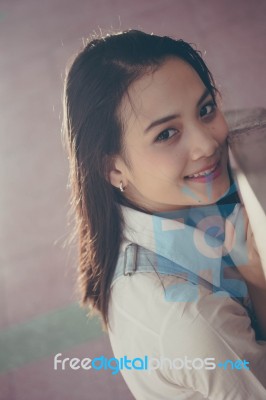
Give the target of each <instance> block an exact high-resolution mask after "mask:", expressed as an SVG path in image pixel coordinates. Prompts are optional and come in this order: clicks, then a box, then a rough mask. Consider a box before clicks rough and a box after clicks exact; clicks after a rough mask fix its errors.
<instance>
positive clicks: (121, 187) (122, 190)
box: [119, 181, 125, 192]
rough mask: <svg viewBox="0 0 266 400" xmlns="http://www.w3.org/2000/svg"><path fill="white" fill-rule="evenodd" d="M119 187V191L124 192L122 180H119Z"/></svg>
mask: <svg viewBox="0 0 266 400" xmlns="http://www.w3.org/2000/svg"><path fill="white" fill-rule="evenodd" d="M119 189H120V192H124V190H125V189H124V188H123V182H122V181H120V185H119Z"/></svg>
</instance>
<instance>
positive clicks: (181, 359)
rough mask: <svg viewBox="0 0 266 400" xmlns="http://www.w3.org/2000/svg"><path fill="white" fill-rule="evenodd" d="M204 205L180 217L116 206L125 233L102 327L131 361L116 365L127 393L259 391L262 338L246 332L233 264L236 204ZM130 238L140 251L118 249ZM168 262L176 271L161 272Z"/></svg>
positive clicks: (140, 399) (234, 395)
mask: <svg viewBox="0 0 266 400" xmlns="http://www.w3.org/2000/svg"><path fill="white" fill-rule="evenodd" d="M214 207H215V205H214V206H212V207H205V208H204V207H203V208H202V209H200V208H198V209H196V208H195V209H188V211H187V213H186V212H184V211H182V215H181V217H180V214H179V212H177V213H176V214H174V215H170V216H169V215H168V214H167V215H163V214H160V215H149V214H146V213H143V212H140V211H137V210H133V209H131V208H128V207H125V206H121V208H122V212H123V216H124V220H125V230H124V237H125V240H124V241H123V243H122V245H121V252H120V256H119V261H118V264H117V268H116V271H115V275H114V278H113V283H112V286H111V297H110V303H109V322H110V327H109V330H108V333H109V338H110V342H111V346H112V349H113V353H114V357H115V358H116V359H118V360H121V359H124V360H125V357H126V358H127V360H131V362H132V360H135V364H134V365H135V368H133V367H132V368H125V367H122V366H121V365H122V364H120V366H121V367H120V371H121V373H122V376H123V378H124V379H125V381H126V383H127V385H128V387H129V389H130V391H131V392H132V394H133V396H134V397H135V398H136V399H137V400H157V399H158V400H159V399H160V400H162V399H164V400H168V399H169V400H170V399H180V400H181V399H182V400H183V399H186V400H187V399H190V400H199V399H210V400H250V399H256V400H265V399H266V342H264V341H261V340H256V336H255V331H254V329H253V326H252V321H251V319H252V318H251V315H252V304H251V302H250V298H249V295H248V293H247V291H246V285H245V283H244V282H243V280H242V278H241V276H240V275H239V274H238V271H237V269H236V268H235V265H238V264H239V263H243V262H245V257H246V252H245V246H244V239H245V238H244V233H243V220H242V218H241V215H242V214H241V211H242V208H243V206H242V205H241V204H240V203H235V204H233V205H228V206H227V207H224V208H223V210H222V209H221V208H219V210H218V212H217V210H216V211H215V208H214ZM224 210H225V211H224ZM215 218H216V219H215ZM210 221H214V222H215V221H216V222H215V223H214V224H212V225H210ZM219 241H220V242H219ZM221 243H222V245H221ZM132 246H133V247H134V246H135V248H136V249H140V254H141V249H143V254H144V255H145V257H146V258H145V257H142V256H141V257H138V256H136V257H134V252H128V249H129V248H133V247H132ZM157 256H158V259H157ZM158 260H164V265H165V266H167V268H166V267H165V266H162V265H160V261H158ZM134 263H135V264H136V265H135V266H134V273H131V274H127V275H125V274H124V271H125V267H127V265H133V264H134ZM171 263H174V264H173V265H175V266H176V267H177V270H178V271H179V272H178V273H176V274H174V273H171V274H170V273H169V265H170V266H171V265H172V264H171ZM226 264H227V265H226ZM154 267H155V269H156V268H157V270H158V272H159V277H160V279H159V277H158V275H157V274H156V273H155V272H154V271H153V272H152V268H154ZM160 268H161V272H162V273H160ZM164 268H165V271H167V273H163V270H164ZM178 268H179V269H178ZM170 269H171V268H170ZM184 271H186V272H187V274H185V273H184ZM190 274H191V275H190ZM195 276H198V277H199V279H200V280H199V284H198V285H197V284H195V280H194V281H193V279H192V278H191V277H195ZM190 278H191V279H190ZM203 281H204V282H205V283H206V285H203V284H201V282H203ZM162 285H163V286H162ZM213 288H215V290H213ZM137 359H138V360H137ZM144 360H146V363H145V362H144ZM127 365H128V366H130V365H133V364H127ZM147 366H148V368H147ZM141 368H142V369H141Z"/></svg>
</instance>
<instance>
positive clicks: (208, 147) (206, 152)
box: [188, 127, 219, 161]
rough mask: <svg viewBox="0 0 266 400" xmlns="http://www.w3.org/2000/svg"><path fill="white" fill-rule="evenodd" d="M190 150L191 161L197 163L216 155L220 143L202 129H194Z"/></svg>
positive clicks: (190, 135) (190, 140)
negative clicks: (200, 159)
mask: <svg viewBox="0 0 266 400" xmlns="http://www.w3.org/2000/svg"><path fill="white" fill-rule="evenodd" d="M188 145H189V149H190V156H191V160H193V161H195V160H197V159H199V158H209V157H211V156H212V155H213V154H215V153H216V151H217V149H218V148H219V143H218V142H217V140H216V139H215V138H214V137H213V136H212V135H211V134H210V132H208V131H206V129H205V130H204V129H203V128H202V127H196V128H195V127H194V128H192V131H191V133H190V134H189V144H188Z"/></svg>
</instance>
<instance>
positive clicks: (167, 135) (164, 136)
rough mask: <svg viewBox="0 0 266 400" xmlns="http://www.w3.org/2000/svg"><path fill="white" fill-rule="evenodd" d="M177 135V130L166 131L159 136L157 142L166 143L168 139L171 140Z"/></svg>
mask: <svg viewBox="0 0 266 400" xmlns="http://www.w3.org/2000/svg"><path fill="white" fill-rule="evenodd" d="M176 133H177V130H176V129H165V130H164V131H163V132H161V133H160V135H158V136H157V138H156V140H155V141H156V142H162V141H166V140H168V139H171V137H173V136H174V135H175V134H176Z"/></svg>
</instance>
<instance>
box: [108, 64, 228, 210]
mask: <svg viewBox="0 0 266 400" xmlns="http://www.w3.org/2000/svg"><path fill="white" fill-rule="evenodd" d="M120 112H121V113H122V114H121V115H122V119H123V121H124V123H125V133H124V145H125V151H126V154H127V159H128V160H129V163H130V167H129V166H127V165H126V164H125V163H124V162H123V160H122V158H121V157H118V158H117V159H116V163H115V165H116V166H115V168H116V170H115V173H114V174H113V175H111V177H112V178H111V181H112V183H113V184H115V185H116V186H119V181H120V180H122V182H123V186H125V187H126V188H125V191H124V195H125V196H126V197H127V198H128V199H130V200H131V201H134V202H135V203H137V204H138V205H141V206H142V207H145V208H146V209H148V210H149V211H152V212H155V211H170V210H176V209H179V208H185V207H187V206H195V205H204V204H212V203H215V202H216V201H217V200H218V199H219V198H220V197H222V196H223V194H225V192H226V191H227V190H228V188H229V184H230V180H229V176H228V171H227V161H228V152H227V143H226V137H227V134H228V126H227V124H226V121H225V119H224V116H223V114H222V112H221V111H220V109H219V108H217V107H216V106H215V104H214V103H213V100H212V97H211V94H210V93H209V92H208V91H207V90H206V87H205V86H204V84H203V82H202V81H201V79H200V77H199V76H198V74H197V72H196V71H195V70H194V69H193V68H192V67H191V66H190V65H189V64H187V63H186V62H184V61H183V60H180V59H178V58H169V59H168V60H167V61H165V63H164V64H163V65H162V66H161V67H160V68H158V69H157V70H156V71H155V72H154V73H152V74H146V75H145V76H143V77H142V78H141V79H139V80H137V81H136V82H134V83H133V84H132V85H131V86H130V88H129V97H125V98H124V99H123V102H122V105H121V107H120ZM217 162H219V164H218V167H216V168H215V166H216V164H217ZM213 168H215V170H214V172H211V171H212V170H213ZM200 171H201V172H200ZM119 174H120V175H119ZM195 174H200V176H199V175H198V176H195ZM203 174H204V175H203Z"/></svg>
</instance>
